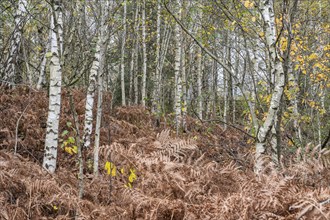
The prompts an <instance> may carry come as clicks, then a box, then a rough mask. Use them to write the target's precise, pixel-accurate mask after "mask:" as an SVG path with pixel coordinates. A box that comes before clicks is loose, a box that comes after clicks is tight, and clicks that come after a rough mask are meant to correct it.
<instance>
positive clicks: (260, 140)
mask: <svg viewBox="0 0 330 220" xmlns="http://www.w3.org/2000/svg"><path fill="white" fill-rule="evenodd" d="M260 6H261V7H260V9H261V15H262V17H263V19H264V22H265V28H264V29H265V37H266V44H267V49H268V52H269V63H270V70H271V72H272V74H274V76H275V83H274V85H275V86H274V90H273V93H272V97H271V101H270V106H269V109H268V112H267V117H266V120H265V121H264V123H263V124H262V125H261V126H260V129H259V132H258V135H257V143H256V154H255V167H254V169H255V172H256V173H257V174H259V173H260V172H261V171H262V170H263V167H264V156H265V152H266V140H267V138H268V136H269V133H270V131H271V129H272V126H273V125H274V120H275V117H276V114H277V111H278V110H279V107H280V104H281V101H282V95H283V90H284V86H285V75H284V71H283V65H282V63H281V62H280V60H279V57H278V55H277V53H276V45H275V44H276V27H275V14H274V1H273V0H262V1H261V3H260Z"/></svg>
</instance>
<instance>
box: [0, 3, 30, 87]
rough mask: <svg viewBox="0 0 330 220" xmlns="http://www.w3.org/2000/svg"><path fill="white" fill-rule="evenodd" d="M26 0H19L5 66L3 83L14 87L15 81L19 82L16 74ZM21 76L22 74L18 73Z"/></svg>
mask: <svg viewBox="0 0 330 220" xmlns="http://www.w3.org/2000/svg"><path fill="white" fill-rule="evenodd" d="M26 7H27V2H26V0H19V1H18V6H17V9H16V12H15V17H14V20H15V27H14V31H13V34H12V38H11V45H10V51H9V55H8V58H7V61H6V64H5V74H4V82H5V84H9V85H10V84H11V85H15V81H20V78H21V75H20V76H19V75H18V74H19V73H18V72H17V68H16V67H17V62H18V59H19V56H18V55H19V51H20V46H21V39H22V29H23V25H24V15H25V14H26ZM20 74H22V73H20Z"/></svg>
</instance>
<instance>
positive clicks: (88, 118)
mask: <svg viewBox="0 0 330 220" xmlns="http://www.w3.org/2000/svg"><path fill="white" fill-rule="evenodd" d="M101 7H104V6H101ZM105 17H106V15H101V27H100V30H99V36H98V40H97V44H96V49H95V54H94V61H93V64H92V68H91V71H90V75H89V86H88V90H87V97H86V105H85V125H84V136H83V141H84V147H85V148H88V147H90V145H91V134H92V130H93V106H94V96H95V90H96V79H97V76H98V72H99V71H100V61H101V60H100V59H101V58H103V57H102V56H101V48H102V50H105V48H104V47H105V45H104V43H105V42H106V40H105V39H106V24H105Z"/></svg>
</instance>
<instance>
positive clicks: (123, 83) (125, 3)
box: [120, 0, 127, 106]
mask: <svg viewBox="0 0 330 220" xmlns="http://www.w3.org/2000/svg"><path fill="white" fill-rule="evenodd" d="M123 4H124V14H123V32H122V42H121V58H120V72H121V74H120V76H121V104H122V105H123V106H125V105H126V96H125V43H126V13H127V12H126V8H127V6H126V5H127V2H126V0H124V2H123Z"/></svg>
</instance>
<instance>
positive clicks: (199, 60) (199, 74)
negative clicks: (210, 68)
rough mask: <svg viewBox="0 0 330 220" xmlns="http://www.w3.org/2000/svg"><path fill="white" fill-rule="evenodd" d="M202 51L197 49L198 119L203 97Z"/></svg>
mask: <svg viewBox="0 0 330 220" xmlns="http://www.w3.org/2000/svg"><path fill="white" fill-rule="evenodd" d="M202 77H203V71H202V49H201V48H200V47H198V48H197V96H198V98H197V100H198V108H197V110H198V117H199V118H200V119H201V120H202V119H203V95H202Z"/></svg>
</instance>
